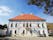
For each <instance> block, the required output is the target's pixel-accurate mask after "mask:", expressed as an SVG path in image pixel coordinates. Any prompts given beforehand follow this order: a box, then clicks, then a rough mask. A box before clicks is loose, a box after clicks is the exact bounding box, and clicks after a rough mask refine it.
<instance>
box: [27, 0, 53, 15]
mask: <svg viewBox="0 0 53 40" xmlns="http://www.w3.org/2000/svg"><path fill="white" fill-rule="evenodd" d="M28 4H30V5H36V6H38V7H41V8H42V7H43V8H44V13H45V14H49V15H51V16H53V0H29V2H28Z"/></svg>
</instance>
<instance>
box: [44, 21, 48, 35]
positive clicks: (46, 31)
mask: <svg viewBox="0 0 53 40" xmlns="http://www.w3.org/2000/svg"><path fill="white" fill-rule="evenodd" d="M44 27H45V29H44V32H45V34H46V36H48V30H47V25H46V23H45V22H44Z"/></svg>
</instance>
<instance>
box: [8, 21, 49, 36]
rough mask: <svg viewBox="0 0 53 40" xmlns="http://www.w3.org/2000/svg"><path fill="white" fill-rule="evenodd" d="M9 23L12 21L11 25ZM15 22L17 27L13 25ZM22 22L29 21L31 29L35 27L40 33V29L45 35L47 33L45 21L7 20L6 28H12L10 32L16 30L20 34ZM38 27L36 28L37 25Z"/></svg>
mask: <svg viewBox="0 0 53 40" xmlns="http://www.w3.org/2000/svg"><path fill="white" fill-rule="evenodd" d="M11 23H13V27H11ZM16 23H17V27H15V24H16ZM23 23H25V24H26V23H29V24H30V23H31V24H32V29H33V28H35V29H36V30H40V31H41V32H40V34H43V32H42V30H45V33H46V35H48V31H47V25H46V22H45V21H9V26H8V29H9V31H10V30H12V34H15V33H14V31H15V30H16V31H17V34H20V33H21V32H22V30H23ZM42 23H44V28H43V27H42ZM37 24H39V26H40V28H38V25H37ZM25 26H26V25H25Z"/></svg>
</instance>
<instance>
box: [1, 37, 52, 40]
mask: <svg viewBox="0 0 53 40" xmlns="http://www.w3.org/2000/svg"><path fill="white" fill-rule="evenodd" d="M0 40H53V37H5V38H0Z"/></svg>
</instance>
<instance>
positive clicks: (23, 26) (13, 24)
mask: <svg viewBox="0 0 53 40" xmlns="http://www.w3.org/2000/svg"><path fill="white" fill-rule="evenodd" d="M8 33H9V34H11V36H48V30H47V25H46V21H45V19H42V18H40V17H37V16H35V15H33V14H22V15H19V16H16V17H14V18H11V19H9V23H8Z"/></svg>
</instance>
